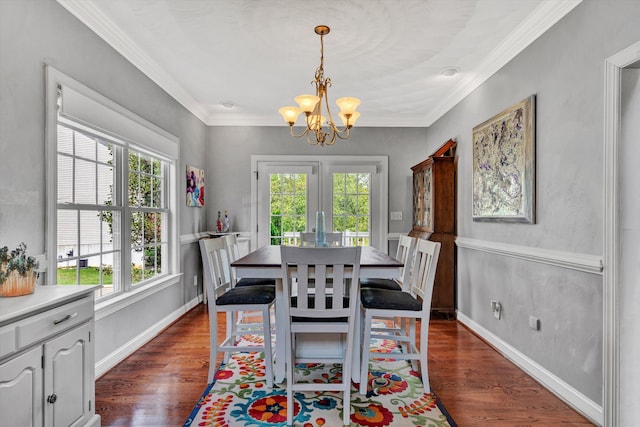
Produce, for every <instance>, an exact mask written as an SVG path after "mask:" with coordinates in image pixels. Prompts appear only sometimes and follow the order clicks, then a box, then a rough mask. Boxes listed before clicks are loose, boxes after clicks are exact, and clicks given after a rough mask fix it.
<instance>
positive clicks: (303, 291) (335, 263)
mask: <svg viewBox="0 0 640 427" xmlns="http://www.w3.org/2000/svg"><path fill="white" fill-rule="evenodd" d="M280 251H281V256H282V280H283V295H284V298H283V300H284V307H282V309H283V310H285V312H286V318H287V322H286V325H285V337H286V343H285V346H286V380H287V424H288V425H293V418H294V394H295V392H298V391H301V392H305V391H306V392H317V391H325V390H326V391H342V392H343V396H344V398H343V402H344V404H343V412H342V420H343V423H344V425H349V424H350V418H351V417H350V413H351V403H350V402H351V376H352V375H351V369H352V363H353V361H352V357H353V346H354V345H353V343H354V341H353V340H354V334H355V319H356V308H357V307H356V306H357V300H358V298H357V295H358V294H357V292H358V278H359V275H360V254H361V248H360V247H349V248H333V249H328V248H304V247H295V246H281V248H280ZM348 278H351V279H352V280H351V285H350V284H349V282H350V281H349V280H347V279H348ZM292 289H293V290H295V293H293V292H292ZM279 309H280V308H279ZM298 334H325V335H326V334H335V335H336V337H337V338H338V339H340V340H341V341H342V347H341V354H340V355H338V357H335V358H321V356H318V357H315V358H314V357H311V358H309V357H305V358H304V359H302V358H300V357H298V356H297V355H296V340H297V335H298ZM311 362H317V363H337V364H341V365H342V377H341V382H330V383H319V382H311V383H309V382H297V381H296V377H295V366H296V363H311Z"/></svg>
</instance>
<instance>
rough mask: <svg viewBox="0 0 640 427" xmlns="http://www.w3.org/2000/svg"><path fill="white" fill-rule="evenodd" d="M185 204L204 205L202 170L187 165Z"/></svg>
mask: <svg viewBox="0 0 640 427" xmlns="http://www.w3.org/2000/svg"><path fill="white" fill-rule="evenodd" d="M187 206H196V207H202V206H204V170H202V169H198V168H195V167H193V166H187Z"/></svg>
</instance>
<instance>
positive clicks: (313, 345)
mask: <svg viewBox="0 0 640 427" xmlns="http://www.w3.org/2000/svg"><path fill="white" fill-rule="evenodd" d="M327 250H331V248H327ZM281 263H282V261H281V257H280V246H271V245H268V246H263V247H261V248H259V249H257V250H255V251H253V252H250V253H249V254H247V255H245V256H244V257H242V258H238V259H237V260H236V261H234V262H232V263H231V267H233V268H235V272H236V277H239V278H240V277H242V278H264V279H266V278H268V279H275V282H276V303H275V338H276V345H275V346H274V349H275V357H274V358H275V367H274V381H275V382H276V383H278V384H279V383H281V382H282V381H284V377H285V351H286V350H285V346H284V345H282V344H280V345H278V344H279V343H284V342H285V337H282V336H279V335H281V334H282V333H283V331H285V328H284V327H283V325H285V324H286V322H287V321H288V320H287V315H286V313H285V312H284V310H278V307H283V306H284V305H283V302H284V301H283V298H284V296H283V288H282V286H283V282H282V270H281ZM402 266H403V263H402V261H398V260H397V259H395V258H393V257H391V256H389V255H387V254H386V253H385V252H383V251H381V250H379V249H376V248H375V247H373V246H362V252H361V255H360V278H361V279H363V278H381V279H397V278H398V277H399V274H400V269H401V268H402ZM356 310H357V314H356V317H355V322H356V324H355V331H356V333H355V334H354V340H355V341H356V342H354V343H352V345H354V351H353V365H352V366H353V368H352V380H353V381H354V382H355V383H359V382H360V354H361V353H360V352H361V348H360V347H361V345H360V336H361V333H360V315H359V313H360V310H359V307H358V308H357V309H356ZM314 335H315V334H314ZM296 348H297V351H298V354H299V355H300V356H302V357H304V352H305V351H306V352H307V353H308V354H313V355H314V356H318V355H319V354H320V353H322V354H320V355H324V354H325V353H323V352H326V355H327V357H334V356H335V353H336V352H337V351H342V348H341V347H340V346H339V342H338V341H336V340H335V339H332V338H331V337H330V336H329V334H328V335H327V337H320V338H318V337H317V336H314V337H313V339H312V340H308V341H303V342H301V343H298V342H296Z"/></svg>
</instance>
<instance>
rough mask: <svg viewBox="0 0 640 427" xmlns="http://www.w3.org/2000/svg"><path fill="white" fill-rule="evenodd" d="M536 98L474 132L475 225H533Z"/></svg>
mask: <svg viewBox="0 0 640 427" xmlns="http://www.w3.org/2000/svg"><path fill="white" fill-rule="evenodd" d="M535 105H536V98H535V95H531V96H530V97H528V98H526V99H523V100H522V101H520V102H518V103H517V104H515V105H513V106H511V107H509V108H507V109H506V110H504V111H501V112H500V113H498V114H496V115H495V116H493V117H492V118H490V119H489V120H487V121H485V122H483V123H481V124H479V125H478V126H476V127H474V128H473V204H472V211H473V212H472V214H473V220H474V221H494V222H518V223H528V224H535Z"/></svg>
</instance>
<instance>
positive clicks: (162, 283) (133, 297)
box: [95, 273, 182, 321]
mask: <svg viewBox="0 0 640 427" xmlns="http://www.w3.org/2000/svg"><path fill="white" fill-rule="evenodd" d="M181 279H182V273H180V274H172V275H169V276H166V277H163V278H162V279H160V280H157V281H154V282H151V283H148V284H146V285H144V286H141V287H140V288H136V289H135V290H132V291H130V292H126V293H123V294H121V295H118V296H116V297H113V298H109V299H108V300H106V301H103V302H97V303H96V308H95V311H96V315H95V320H96V321H98V320H100V319H103V318H105V317H107V316H110V315H111V314H113V313H116V312H118V311H120V310H122V309H124V308H126V307H128V306H130V305H132V304H135V303H136V302H138V301H140V300H142V299H144V298H147V297H148V296H149V295H153V294H155V293H158V292H160V291H162V290H163V289H166V288H168V287H169V286H172V285H175V284H177V283H180V280H181Z"/></svg>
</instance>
